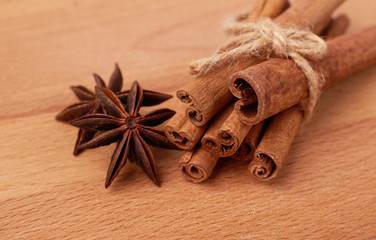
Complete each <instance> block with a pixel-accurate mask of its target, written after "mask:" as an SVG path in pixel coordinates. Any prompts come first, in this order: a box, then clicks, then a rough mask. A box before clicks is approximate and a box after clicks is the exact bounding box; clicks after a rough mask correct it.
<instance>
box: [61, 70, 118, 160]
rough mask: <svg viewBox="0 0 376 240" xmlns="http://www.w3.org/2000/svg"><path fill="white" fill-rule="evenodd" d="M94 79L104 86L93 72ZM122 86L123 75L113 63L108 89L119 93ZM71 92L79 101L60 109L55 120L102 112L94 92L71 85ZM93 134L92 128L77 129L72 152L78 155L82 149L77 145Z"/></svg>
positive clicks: (65, 119) (99, 85)
mask: <svg viewBox="0 0 376 240" xmlns="http://www.w3.org/2000/svg"><path fill="white" fill-rule="evenodd" d="M94 79H95V82H96V85H97V86H98V87H103V88H106V84H105V82H104V81H103V79H102V78H101V77H100V76H99V75H98V74H96V73H94ZM122 86H123V77H122V74H121V71H120V68H119V66H118V64H115V70H114V71H113V73H112V75H111V78H110V80H109V82H108V89H110V90H111V91H113V92H114V93H119V92H120V91H121V88H122ZM71 89H72V91H73V93H74V94H75V95H76V97H77V98H78V99H79V100H80V102H79V103H76V104H72V105H70V106H68V107H67V108H65V109H64V110H63V111H61V112H60V113H59V114H58V115H57V116H56V120H58V121H62V122H69V121H71V120H73V119H76V118H79V117H81V116H84V115H86V114H95V113H102V112H103V110H102V107H101V106H100V104H99V102H98V100H97V98H96V96H95V94H94V93H93V92H92V91H90V90H89V89H87V88H86V87H84V86H71ZM123 95H124V94H123ZM94 135H95V131H92V130H83V129H80V130H78V136H77V140H76V144H75V146H74V150H73V154H74V155H78V154H80V153H81V152H82V151H83V150H82V149H79V147H78V146H79V145H81V144H83V143H85V142H87V141H90V140H91V139H92V138H93V137H94Z"/></svg>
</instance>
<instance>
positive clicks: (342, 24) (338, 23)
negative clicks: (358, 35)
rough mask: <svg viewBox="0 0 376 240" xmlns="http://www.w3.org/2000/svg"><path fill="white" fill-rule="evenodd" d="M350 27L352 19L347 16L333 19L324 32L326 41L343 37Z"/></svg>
mask: <svg viewBox="0 0 376 240" xmlns="http://www.w3.org/2000/svg"><path fill="white" fill-rule="evenodd" d="M349 25H350V19H349V17H348V16H346V15H345V14H341V15H339V16H337V17H336V18H334V19H332V20H331V22H330V24H329V26H328V27H327V29H326V30H325V32H324V34H323V35H324V36H325V39H332V38H335V37H338V36H340V35H342V34H343V33H344V32H345V31H346V29H347V28H348V27H349Z"/></svg>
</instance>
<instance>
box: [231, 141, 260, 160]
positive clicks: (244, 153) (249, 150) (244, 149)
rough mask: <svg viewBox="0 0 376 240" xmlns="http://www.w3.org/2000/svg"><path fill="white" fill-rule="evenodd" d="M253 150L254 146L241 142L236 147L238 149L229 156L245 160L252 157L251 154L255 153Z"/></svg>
mask: <svg viewBox="0 0 376 240" xmlns="http://www.w3.org/2000/svg"><path fill="white" fill-rule="evenodd" d="M255 150H256V149H255V147H252V146H251V145H249V144H248V143H245V142H243V143H242V144H241V145H240V147H239V148H238V150H237V151H236V152H235V153H234V154H233V155H231V156H230V157H231V158H232V159H235V160H238V161H244V162H246V161H249V160H251V159H252V158H253V154H254V153H255Z"/></svg>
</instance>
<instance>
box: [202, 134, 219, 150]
mask: <svg viewBox="0 0 376 240" xmlns="http://www.w3.org/2000/svg"><path fill="white" fill-rule="evenodd" d="M201 145H202V146H203V147H204V148H205V149H206V150H207V151H208V152H210V153H213V154H218V153H219V152H220V151H221V145H222V144H221V143H220V142H219V141H218V139H216V138H214V137H211V136H204V137H203V138H202V139H201Z"/></svg>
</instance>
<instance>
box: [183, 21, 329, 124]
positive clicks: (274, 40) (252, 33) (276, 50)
mask: <svg viewBox="0 0 376 240" xmlns="http://www.w3.org/2000/svg"><path fill="white" fill-rule="evenodd" d="M242 18H244V15H242V16H241V17H237V19H236V20H235V21H234V22H233V23H232V24H230V25H229V26H228V27H227V28H226V32H228V33H229V34H231V35H233V37H232V38H231V39H229V40H228V41H227V42H226V43H225V44H224V45H222V46H221V47H220V48H219V49H218V50H217V51H216V53H215V54H214V55H212V56H211V57H209V58H203V59H199V60H196V61H194V62H192V63H191V64H190V65H189V72H190V74H191V75H198V76H204V75H206V74H208V73H210V72H213V71H216V70H218V69H223V68H224V67H227V66H229V65H231V64H232V63H233V62H236V61H239V60H242V61H244V60H247V59H250V58H252V57H256V58H259V59H262V60H267V59H269V58H271V57H277V58H291V59H292V60H293V61H294V62H295V64H296V65H297V66H298V67H299V68H300V69H301V70H302V72H303V73H304V75H305V77H306V79H307V83H308V91H309V97H308V99H307V101H306V102H304V103H302V105H303V110H304V112H305V114H304V115H305V118H306V119H308V118H309V117H310V116H311V115H312V112H313V109H314V107H315V105H316V103H317V100H318V97H319V83H318V80H319V77H318V75H317V73H316V72H315V71H314V70H313V69H312V67H311V65H310V64H309V62H308V60H307V59H311V60H319V59H320V58H322V57H323V56H324V55H325V53H326V50H327V46H326V43H325V41H324V40H323V39H322V38H320V37H318V36H317V35H316V34H314V33H312V32H311V31H308V30H301V29H297V28H294V27H291V28H284V27H281V26H280V25H278V24H277V23H276V22H274V21H272V20H271V19H265V20H261V21H259V22H258V23H244V22H243V23H242V22H240V21H239V20H242Z"/></svg>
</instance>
